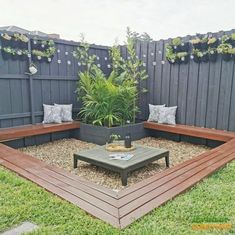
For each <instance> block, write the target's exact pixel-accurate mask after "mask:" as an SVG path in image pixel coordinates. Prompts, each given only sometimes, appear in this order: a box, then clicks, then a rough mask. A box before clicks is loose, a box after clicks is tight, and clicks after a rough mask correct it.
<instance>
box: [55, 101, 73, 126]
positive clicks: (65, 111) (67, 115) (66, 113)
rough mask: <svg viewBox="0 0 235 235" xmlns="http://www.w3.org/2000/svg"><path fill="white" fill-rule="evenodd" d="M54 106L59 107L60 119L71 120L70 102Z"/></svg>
mask: <svg viewBox="0 0 235 235" xmlns="http://www.w3.org/2000/svg"><path fill="white" fill-rule="evenodd" d="M55 106H59V107H61V119H62V122H72V121H73V118H72V109H73V105H72V104H55Z"/></svg>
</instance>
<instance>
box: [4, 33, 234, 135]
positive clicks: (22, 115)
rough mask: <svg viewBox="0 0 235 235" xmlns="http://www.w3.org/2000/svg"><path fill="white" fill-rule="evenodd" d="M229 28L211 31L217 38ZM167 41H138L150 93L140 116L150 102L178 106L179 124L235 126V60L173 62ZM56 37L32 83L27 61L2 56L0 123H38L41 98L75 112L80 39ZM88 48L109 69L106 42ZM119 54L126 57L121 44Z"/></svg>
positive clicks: (144, 98)
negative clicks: (75, 55)
mask: <svg viewBox="0 0 235 235" xmlns="http://www.w3.org/2000/svg"><path fill="white" fill-rule="evenodd" d="M233 31H234V30H233ZM233 31H229V32H219V33H215V34H214V35H215V36H217V37H221V36H222V35H223V34H225V33H226V34H230V33H232V32H233ZM193 37H194V36H187V37H184V38H183V39H184V40H190V39H191V38H193ZM170 41H171V39H168V40H160V41H156V42H151V43H146V42H141V43H137V54H138V56H139V58H141V59H142V60H143V61H144V63H145V66H146V69H147V71H148V74H149V79H148V80H147V81H144V82H142V84H141V86H143V87H147V88H148V90H149V92H148V93H146V94H141V95H140V101H139V102H140V108H141V113H140V115H139V118H140V119H143V120H144V119H146V118H147V116H148V104H149V103H153V104H166V105H167V106H174V105H177V106H178V111H177V122H178V123H182V124H189V125H196V126H200V127H210V128H217V129H223V130H232V131H235V82H234V79H235V74H234V61H229V62H225V61H222V60H221V58H220V57H219V58H218V59H217V61H216V62H215V63H212V62H208V63H200V64H197V63H195V62H194V61H192V60H190V62H189V63H188V64H180V65H177V64H174V65H171V64H169V63H168V61H167V60H166V58H165V54H166V53H165V45H166V43H168V42H170ZM55 42H56V47H57V49H58V51H57V53H56V55H55V57H54V59H53V61H52V62H51V63H50V64H47V63H37V66H38V68H39V72H38V73H37V74H36V75H34V76H32V77H31V82H30V79H29V76H28V75H25V72H26V71H27V70H28V63H27V62H22V61H12V60H9V61H4V60H3V59H2V57H1V56H0V127H9V126H17V125H22V124H29V123H32V120H35V122H36V123H37V122H41V121H42V114H43V112H42V104H43V103H47V104H53V103H73V105H74V112H75V113H76V112H78V110H79V108H80V104H79V103H78V102H77V101H76V94H75V93H74V91H75V89H76V81H77V80H78V76H77V73H78V71H79V70H81V69H82V67H81V66H79V65H78V63H79V61H77V60H76V59H75V58H73V56H72V53H71V52H72V51H73V50H74V49H75V48H76V47H77V46H78V43H75V42H70V41H64V40H56V41H55ZM90 53H91V54H96V55H97V56H98V60H97V61H96V63H97V64H100V66H101V68H102V69H103V70H104V71H105V72H106V73H109V71H110V69H109V68H108V64H110V61H109V59H108V47H102V46H92V47H91V50H90ZM122 54H123V56H124V57H125V58H127V57H128V55H127V52H126V48H125V47H122ZM30 84H31V86H30Z"/></svg>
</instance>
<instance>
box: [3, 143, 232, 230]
mask: <svg viewBox="0 0 235 235" xmlns="http://www.w3.org/2000/svg"><path fill="white" fill-rule="evenodd" d="M234 159H235V139H232V140H229V141H228V142H227V143H225V144H223V145H221V146H219V147H217V148H214V149H212V150H210V151H207V152H206V153H203V154H201V155H199V156H196V157H194V158H193V159H191V160H188V161H186V162H183V163H181V164H179V165H177V166H175V167H172V168H169V169H167V170H165V171H163V172H161V173H158V174H156V175H154V176H153V177H151V178H148V179H146V180H144V181H141V182H139V183H137V184H135V185H133V186H131V187H129V188H127V189H125V190H122V191H120V192H119V193H116V192H114V191H112V190H110V189H107V188H104V187H102V186H98V185H96V184H94V183H91V182H89V181H86V180H84V179H82V178H80V177H78V176H75V175H73V174H71V173H69V172H66V171H64V170H62V169H59V168H57V167H52V166H49V165H47V164H46V163H44V162H42V161H40V160H38V159H36V158H33V157H32V156H29V155H27V154H24V153H22V152H19V151H18V150H15V149H12V148H10V147H7V146H5V145H3V144H0V165H2V166H4V167H6V168H7V169H10V170H12V171H14V172H16V173H17V174H19V175H20V176H23V177H24V178H26V179H29V180H31V181H32V182H34V183H36V184H37V185H39V186H41V187H43V188H44V189H46V190H47V191H49V192H52V193H53V194H55V195H57V196H59V197H61V198H63V199H65V200H67V201H69V202H71V203H73V204H75V205H77V206H79V207H80V208H81V209H83V210H85V211H87V212H88V213H90V214H91V215H93V216H95V217H97V218H99V219H102V220H104V221H105V222H107V223H109V224H111V225H113V226H115V227H118V228H125V227H126V226H128V225H129V224H131V223H132V222H133V221H134V220H136V219H138V218H140V217H142V216H143V215H145V214H147V213H148V212H150V211H151V210H153V209H154V208H156V207H159V206H160V205H162V204H164V203H166V202H167V201H169V200H170V199H172V198H174V197H175V196H177V195H178V194H180V193H182V192H184V191H185V190H187V189H189V188H190V187H192V186H193V185H195V184H196V183H198V182H199V181H201V180H202V179H204V178H205V177H207V176H208V175H210V174H212V173H213V172H215V171H216V170H218V169H220V168H221V167H223V166H224V165H225V164H227V163H228V162H230V161H232V160H234Z"/></svg>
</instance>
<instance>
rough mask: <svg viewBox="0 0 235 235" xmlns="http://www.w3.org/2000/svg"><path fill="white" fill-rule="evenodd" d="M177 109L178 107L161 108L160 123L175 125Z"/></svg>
mask: <svg viewBox="0 0 235 235" xmlns="http://www.w3.org/2000/svg"><path fill="white" fill-rule="evenodd" d="M176 109H177V106H173V107H162V108H160V114H159V118H158V123H165V124H172V125H175V124H176V123H175V115H176Z"/></svg>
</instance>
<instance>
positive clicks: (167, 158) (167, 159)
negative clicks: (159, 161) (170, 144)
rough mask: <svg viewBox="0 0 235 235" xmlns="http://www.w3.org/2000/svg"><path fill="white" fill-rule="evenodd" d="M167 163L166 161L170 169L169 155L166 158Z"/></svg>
mask: <svg viewBox="0 0 235 235" xmlns="http://www.w3.org/2000/svg"><path fill="white" fill-rule="evenodd" d="M165 161H166V167H167V168H168V167H169V166H170V159H169V155H167V156H165Z"/></svg>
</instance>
